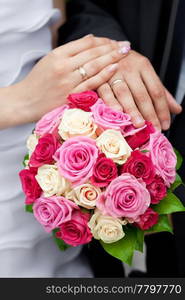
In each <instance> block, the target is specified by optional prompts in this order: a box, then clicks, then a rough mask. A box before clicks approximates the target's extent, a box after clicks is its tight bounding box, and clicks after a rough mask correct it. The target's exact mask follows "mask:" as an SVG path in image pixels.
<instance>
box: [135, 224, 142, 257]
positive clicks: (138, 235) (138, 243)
mask: <svg viewBox="0 0 185 300" xmlns="http://www.w3.org/2000/svg"><path fill="white" fill-rule="evenodd" d="M136 230H137V231H136V243H135V250H137V251H140V252H143V244H144V231H143V230H141V229H139V228H136Z"/></svg>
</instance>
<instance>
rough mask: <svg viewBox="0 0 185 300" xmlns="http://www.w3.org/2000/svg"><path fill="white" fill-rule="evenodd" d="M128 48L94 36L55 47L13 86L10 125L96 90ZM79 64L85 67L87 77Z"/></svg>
mask: <svg viewBox="0 0 185 300" xmlns="http://www.w3.org/2000/svg"><path fill="white" fill-rule="evenodd" d="M128 45H129V44H128ZM128 51H129V47H128V46H127V45H126V44H125V43H123V45H121V46H120V44H118V43H117V42H112V41H110V40H109V39H106V38H96V37H94V36H92V35H89V36H86V37H84V38H82V39H79V40H77V41H73V42H70V43H68V44H65V45H64V46H61V47H58V48H56V49H54V50H53V51H51V52H50V53H49V54H48V55H46V56H45V57H44V58H42V59H41V60H40V61H39V62H38V63H37V64H36V65H35V66H34V68H33V69H32V71H31V72H30V73H29V75H28V76H27V77H26V78H25V79H24V80H23V81H21V82H19V83H17V84H15V85H14V86H12V87H11V88H12V89H11V97H9V98H10V101H9V103H10V105H11V107H9V109H10V111H11V112H12V117H11V118H10V120H11V122H12V124H9V126H15V125H18V124H23V123H29V122H34V121H37V120H38V119H40V118H41V117H42V115H43V114H45V113H46V112H48V111H50V110H52V109H54V108H56V107H58V106H60V105H62V104H64V103H65V102H66V96H67V95H68V94H69V93H72V92H77V91H78V92H80V91H84V90H89V89H97V88H98V87H99V86H100V85H102V84H103V83H105V82H107V81H108V80H109V79H110V78H111V77H112V76H113V74H114V73H115V71H116V69H117V62H118V61H119V60H120V59H121V58H123V56H124V55H126V54H127V52H128ZM79 67H82V68H83V69H82V71H84V70H85V73H86V75H87V76H86V77H85V78H84V76H83V75H84V74H83V72H82V74H81V73H80V71H79V69H78V68H79ZM7 89H8V88H7ZM5 90H6V88H5ZM7 92H8V90H7ZM1 127H2V126H1Z"/></svg>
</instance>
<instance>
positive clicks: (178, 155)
mask: <svg viewBox="0 0 185 300" xmlns="http://www.w3.org/2000/svg"><path fill="white" fill-rule="evenodd" d="M174 152H175V154H176V156H177V164H176V170H178V169H180V167H181V165H182V162H183V158H182V156H181V154H180V153H179V151H177V150H176V149H175V148H174Z"/></svg>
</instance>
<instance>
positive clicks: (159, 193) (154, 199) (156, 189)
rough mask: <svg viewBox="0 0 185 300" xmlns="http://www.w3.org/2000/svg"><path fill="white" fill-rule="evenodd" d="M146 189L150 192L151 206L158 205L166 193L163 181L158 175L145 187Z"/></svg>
mask: <svg viewBox="0 0 185 300" xmlns="http://www.w3.org/2000/svg"><path fill="white" fill-rule="evenodd" d="M147 189H148V191H149V192H150V196H151V203H152V204H157V203H159V202H160V201H161V200H162V199H163V198H164V197H165V196H166V193H167V189H166V186H165V183H164V180H163V179H162V177H160V176H158V175H156V176H155V177H154V179H153V181H152V182H151V183H150V184H149V185H148V186H147Z"/></svg>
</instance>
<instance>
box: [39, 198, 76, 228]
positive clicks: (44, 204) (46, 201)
mask: <svg viewBox="0 0 185 300" xmlns="http://www.w3.org/2000/svg"><path fill="white" fill-rule="evenodd" d="M75 209H77V210H78V209H79V208H78V206H77V205H76V204H75V203H74V202H72V201H70V200H68V199H66V198H64V197H56V196H53V197H50V198H45V197H40V198H39V199H37V200H36V202H35V203H34V205H33V213H34V216H35V218H36V219H37V221H38V222H39V223H40V224H42V225H43V226H44V228H45V230H46V231H47V232H50V231H52V230H53V229H55V228H58V227H59V226H60V225H61V224H62V223H64V222H68V221H70V220H71V218H72V213H73V211H74V210H75Z"/></svg>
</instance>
